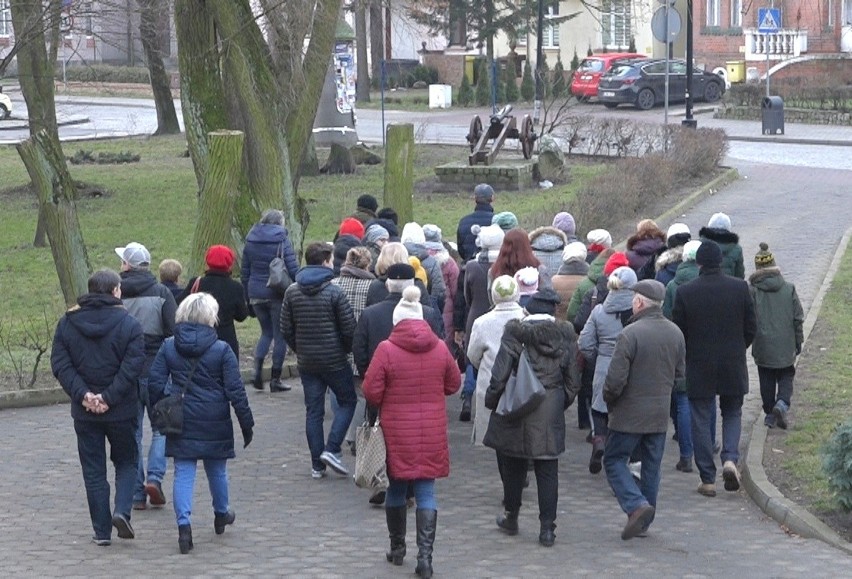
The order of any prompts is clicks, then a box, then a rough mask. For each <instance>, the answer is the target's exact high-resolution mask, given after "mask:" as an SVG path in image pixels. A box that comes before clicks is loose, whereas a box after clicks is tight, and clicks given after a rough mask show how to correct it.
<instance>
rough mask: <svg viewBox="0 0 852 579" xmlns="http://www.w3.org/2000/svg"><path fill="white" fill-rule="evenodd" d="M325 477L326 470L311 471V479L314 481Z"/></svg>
mask: <svg viewBox="0 0 852 579" xmlns="http://www.w3.org/2000/svg"><path fill="white" fill-rule="evenodd" d="M323 477H325V470H324V469H323V470H317V469H315V468H312V469H311V478H312V479H321V478H323Z"/></svg>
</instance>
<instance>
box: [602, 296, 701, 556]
mask: <svg viewBox="0 0 852 579" xmlns="http://www.w3.org/2000/svg"><path fill="white" fill-rule="evenodd" d="M632 289H633V292H634V296H633V303H632V306H633V317H632V318H631V319H630V323H629V324H628V325H627V326H626V327H625V328H624V330H623V331H622V332H621V334H619V336H618V340H617V341H616V343H615V351H614V352H613V354H612V361H611V362H610V365H609V370H608V371H607V374H606V381H605V382H604V390H603V397H604V401H605V402H606V403H607V408H608V409H609V435H608V436H607V439H606V452H605V454H604V466H605V467H606V477H607V480H608V481H609V484H610V486H611V487H612V490H613V492H614V493H615V497H616V498H617V499H618V504H619V505H620V506H621V510H623V511H624V512H625V513H626V514H627V525H626V526H625V527H624V531H622V533H621V538H622V539H624V540H627V539H632V538H633V537H635V536H636V535H638V534H639V533H641V532H642V531H644V530H646V529H647V528H648V526H650V524H651V522H652V521H653V520H654V514H655V509H656V507H657V491H658V490H659V486H660V463H661V462H662V460H663V451H664V450H665V447H666V428H667V427H668V414H669V401H670V399H671V394H672V388H673V387H674V385H675V383H676V382H682V381H683V380H684V377H685V372H686V369H685V361H684V357H685V355H686V346H685V345H684V341H683V334H682V333H681V331H680V330H679V329H678V327H677V326H675V325H674V324H673V323H671V322H670V321H669V320H667V319H666V318H665V317H664V316H663V311H662V304H663V299H664V298H665V296H666V288H665V287H664V286H663V284H661V283H660V282H658V281H656V280H651V279H646V280H642V281H640V282H639V283H637V284H636V285H634V286H633V288H632ZM636 450H638V451H639V453H640V457H641V461H642V477H641V481H640V483H639V484H637V483H636V481H635V480H634V478H633V476H632V475H631V473H630V469H629V468H628V467H627V463H628V461H629V460H630V456H631V455H632V454H633V453H634V451H636Z"/></svg>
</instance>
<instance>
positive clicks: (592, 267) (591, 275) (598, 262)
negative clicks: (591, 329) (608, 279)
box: [567, 252, 611, 323]
mask: <svg viewBox="0 0 852 579" xmlns="http://www.w3.org/2000/svg"><path fill="white" fill-rule="evenodd" d="M604 255H606V257H604ZM610 255H611V254H610ZM610 255H607V252H604V253H602V254H601V255H599V256H597V257H596V258H595V259H594V261H592V263H590V264H589V272H588V273H587V274H586V277H584V278H583V279H581V280H580V283H579V284H577V289H575V290H574V294H573V295H572V296H571V302H570V303H569V304H568V318H567V319H568V321H569V322H571V323H574V316H576V315H577V310H579V309H580V305H581V304H582V303H583V298H584V297H585V296H586V294H587V293H589V292H590V291H591V290H592V288H594V287H595V284H596V283H598V278H599V277H600V276H602V275H603V269H604V265H606V260H607V259H609V257H610Z"/></svg>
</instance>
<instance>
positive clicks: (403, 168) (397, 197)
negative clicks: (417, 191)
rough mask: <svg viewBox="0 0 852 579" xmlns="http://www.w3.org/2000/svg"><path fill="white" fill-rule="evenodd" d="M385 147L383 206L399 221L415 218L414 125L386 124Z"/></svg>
mask: <svg viewBox="0 0 852 579" xmlns="http://www.w3.org/2000/svg"><path fill="white" fill-rule="evenodd" d="M385 142H386V143H387V145H386V147H385V156H386V161H385V194H384V205H385V207H393V208H394V210H395V211H396V213H397V215H399V219H400V223H407V222H409V221H412V220H414V125H412V124H411V123H406V124H401V125H388V131H387V138H386V140H385Z"/></svg>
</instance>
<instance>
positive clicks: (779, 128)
mask: <svg viewBox="0 0 852 579" xmlns="http://www.w3.org/2000/svg"><path fill="white" fill-rule="evenodd" d="M760 109H761V111H760V112H761V113H762V120H763V134H764V135H778V134H780V135H783V134H784V101H783V100H781V97H779V96H768V97H764V98H763V101H762V102H761V105H760Z"/></svg>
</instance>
